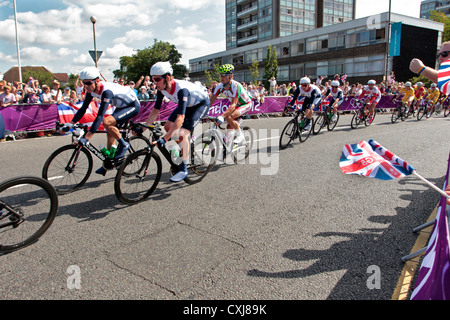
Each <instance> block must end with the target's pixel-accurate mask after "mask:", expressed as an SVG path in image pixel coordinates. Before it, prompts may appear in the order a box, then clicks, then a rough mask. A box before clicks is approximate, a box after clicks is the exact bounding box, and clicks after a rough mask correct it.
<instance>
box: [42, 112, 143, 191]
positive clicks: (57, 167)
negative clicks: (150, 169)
mask: <svg viewBox="0 0 450 320" xmlns="http://www.w3.org/2000/svg"><path fill="white" fill-rule="evenodd" d="M132 125H133V123H132V122H131V121H129V123H125V124H124V125H122V126H118V128H119V130H120V133H121V134H122V137H123V138H124V140H125V141H127V142H128V143H129V144H130V148H129V149H128V151H127V155H130V154H132V153H133V152H135V151H138V150H141V149H144V148H145V147H146V146H148V145H149V144H150V140H149V139H148V138H147V137H145V136H139V137H137V136H134V135H132V134H131V127H132ZM63 127H64V124H61V123H59V122H56V130H57V131H59V130H60V129H61V128H63ZM87 129H88V127H87V126H86V125H84V124H80V123H77V124H75V125H74V130H73V131H72V132H71V134H72V143H71V144H68V145H65V146H62V147H60V148H58V149H57V150H55V151H54V152H53V153H52V154H51V155H50V156H49V157H48V159H47V161H46V162H45V164H44V168H43V169H42V178H44V179H46V180H48V181H49V182H50V183H51V184H52V185H53V186H54V187H55V189H56V192H57V193H58V194H59V195H62V194H66V193H70V192H72V191H75V190H77V189H79V188H81V187H82V186H83V185H84V184H85V183H86V181H87V180H88V179H89V176H90V175H91V173H92V168H93V157H92V154H94V155H95V156H96V157H97V158H99V159H100V160H101V161H102V165H103V168H105V169H106V170H112V169H117V168H118V167H120V165H121V164H122V163H123V161H124V158H121V159H115V158H114V154H111V155H108V153H107V152H105V150H103V151H102V150H99V149H102V148H99V149H97V148H96V147H95V146H94V145H92V144H91V143H89V142H88V143H87V144H86V145H85V146H83V145H82V144H79V143H78V139H79V138H81V137H83V136H84V135H85V133H86V132H87Z"/></svg>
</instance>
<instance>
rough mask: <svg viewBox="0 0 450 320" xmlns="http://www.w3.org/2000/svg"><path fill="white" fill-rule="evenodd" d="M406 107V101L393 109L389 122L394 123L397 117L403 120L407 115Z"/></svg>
mask: <svg viewBox="0 0 450 320" xmlns="http://www.w3.org/2000/svg"><path fill="white" fill-rule="evenodd" d="M406 109H407V107H406V102H401V103H400V104H399V105H398V106H397V107H396V108H395V109H394V111H392V116H391V122H392V123H396V122H397V120H398V119H400V120H402V121H405V119H406V118H407V116H408V112H406Z"/></svg>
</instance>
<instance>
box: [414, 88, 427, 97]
mask: <svg viewBox="0 0 450 320" xmlns="http://www.w3.org/2000/svg"><path fill="white" fill-rule="evenodd" d="M424 94H425V88H424V87H420V88H415V89H414V98H415V99H416V100H420V99H422V98H423V96H424Z"/></svg>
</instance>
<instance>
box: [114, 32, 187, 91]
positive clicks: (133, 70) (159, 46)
mask: <svg viewBox="0 0 450 320" xmlns="http://www.w3.org/2000/svg"><path fill="white" fill-rule="evenodd" d="M181 57H182V55H181V53H179V52H178V50H177V49H176V47H175V46H174V45H173V44H170V43H169V42H163V41H158V40H157V39H154V43H153V45H152V46H149V47H147V48H145V49H142V50H137V52H136V53H135V54H133V55H132V56H131V57H130V56H123V57H120V69H117V70H114V71H113V73H114V76H115V77H116V78H124V79H126V80H128V81H135V82H136V81H137V80H139V78H140V77H141V76H145V75H148V74H150V68H151V67H152V66H153V65H154V64H155V63H156V62H158V61H169V62H170V63H171V64H172V67H173V74H174V76H175V78H184V77H185V76H186V73H187V68H186V66H184V65H180V64H178V62H180V59H181Z"/></svg>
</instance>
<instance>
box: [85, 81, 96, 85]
mask: <svg viewBox="0 0 450 320" xmlns="http://www.w3.org/2000/svg"><path fill="white" fill-rule="evenodd" d="M93 83H95V80H92V81H83V84H84V85H85V86H90V85H91V84H93Z"/></svg>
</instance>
